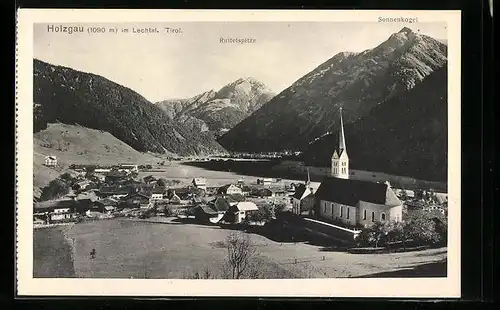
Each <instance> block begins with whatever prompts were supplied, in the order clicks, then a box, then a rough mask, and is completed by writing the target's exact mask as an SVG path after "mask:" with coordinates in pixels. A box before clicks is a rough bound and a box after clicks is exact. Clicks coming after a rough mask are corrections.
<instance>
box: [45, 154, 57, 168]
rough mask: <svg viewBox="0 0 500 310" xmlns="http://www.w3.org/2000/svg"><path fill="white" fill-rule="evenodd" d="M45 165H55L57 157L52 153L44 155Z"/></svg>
mask: <svg viewBox="0 0 500 310" xmlns="http://www.w3.org/2000/svg"><path fill="white" fill-rule="evenodd" d="M45 166H47V167H56V166H57V157H56V156H54V155H49V156H45Z"/></svg>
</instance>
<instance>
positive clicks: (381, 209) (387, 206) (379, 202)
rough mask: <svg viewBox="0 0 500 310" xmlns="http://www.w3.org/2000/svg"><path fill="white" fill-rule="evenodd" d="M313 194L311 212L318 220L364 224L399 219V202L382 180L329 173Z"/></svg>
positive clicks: (400, 208) (400, 217) (365, 225)
mask: <svg viewBox="0 0 500 310" xmlns="http://www.w3.org/2000/svg"><path fill="white" fill-rule="evenodd" d="M315 196H316V201H315V210H314V213H315V215H316V216H317V217H318V218H319V219H320V220H326V221H338V220H340V221H341V222H344V223H345V224H349V225H361V226H364V227H368V226H370V225H372V224H373V223H374V222H385V221H389V220H391V221H402V210H403V208H402V202H401V201H400V200H399V198H398V197H397V196H396V194H395V193H394V191H393V190H392V189H391V187H390V186H388V185H387V184H384V183H374V182H369V181H361V180H351V179H341V178H335V177H328V178H326V179H325V180H323V182H321V185H320V186H319V188H318V190H317V191H316V194H315Z"/></svg>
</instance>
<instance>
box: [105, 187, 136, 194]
mask: <svg viewBox="0 0 500 310" xmlns="http://www.w3.org/2000/svg"><path fill="white" fill-rule="evenodd" d="M99 192H100V193H101V194H111V195H126V194H128V193H129V192H130V191H129V189H128V188H126V187H112V186H102V187H101V188H100V189H99Z"/></svg>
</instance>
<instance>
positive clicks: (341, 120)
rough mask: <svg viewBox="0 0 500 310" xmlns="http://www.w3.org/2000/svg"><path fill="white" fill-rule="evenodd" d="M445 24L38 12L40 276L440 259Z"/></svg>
mask: <svg viewBox="0 0 500 310" xmlns="http://www.w3.org/2000/svg"><path fill="white" fill-rule="evenodd" d="M446 28H447V27H446V24H445V23H408V24H405V25H404V26H402V25H401V23H389V22H388V23H385V22H373V23H359V22H351V23H349V22H342V23H340V22H254V23H245V22H185V23H175V24H170V23H136V24H134V23H122V24H64V23H61V24H59V23H56V24H48V23H43V24H41V23H40V24H35V25H34V43H33V44H34V51H33V55H34V59H33V159H34V166H33V227H34V230H33V255H34V256H33V260H34V265H33V277H34V278H123V279H151V278H157V279H296V278H366V277H379V278H380V277H382V278H397V277H419V278H425V277H446V276H447V227H448V224H447V215H448V198H447V196H448V195H447V192H448V191H447V181H448V180H447V171H448V153H447V151H448V125H447V123H448V121H447V120H448V114H447V108H448V96H447V91H448V86H447V85H448V83H447V81H448V80H447V63H448V56H447V29H446Z"/></svg>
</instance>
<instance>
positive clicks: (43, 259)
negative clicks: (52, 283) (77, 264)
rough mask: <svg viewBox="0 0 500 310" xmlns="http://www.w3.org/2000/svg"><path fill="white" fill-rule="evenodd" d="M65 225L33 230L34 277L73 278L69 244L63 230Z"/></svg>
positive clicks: (73, 272) (73, 271)
mask: <svg viewBox="0 0 500 310" xmlns="http://www.w3.org/2000/svg"><path fill="white" fill-rule="evenodd" d="M64 229H67V227H50V228H39V229H35V230H34V233H33V234H34V236H33V238H34V240H33V253H34V268H33V277H34V278H53V277H56V278H73V277H75V270H74V268H73V258H72V255H71V245H70V244H69V243H68V240H66V239H65V237H64V233H63V230H64Z"/></svg>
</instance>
